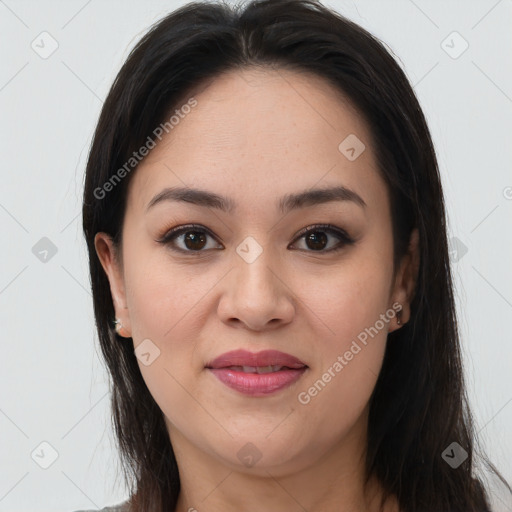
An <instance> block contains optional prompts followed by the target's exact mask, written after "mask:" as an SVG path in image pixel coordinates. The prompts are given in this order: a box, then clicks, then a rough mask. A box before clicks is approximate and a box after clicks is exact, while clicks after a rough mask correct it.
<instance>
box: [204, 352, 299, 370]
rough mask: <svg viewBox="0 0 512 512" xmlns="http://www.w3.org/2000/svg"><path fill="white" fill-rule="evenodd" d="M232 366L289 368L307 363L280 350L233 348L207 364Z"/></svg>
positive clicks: (208, 365)
mask: <svg viewBox="0 0 512 512" xmlns="http://www.w3.org/2000/svg"><path fill="white" fill-rule="evenodd" d="M230 366H255V367H257V366H286V367H288V368H304V367H306V366H307V365H306V364H304V363H303V362H302V361H301V360H299V359H297V358H296V357H294V356H292V355H290V354H285V353H284V352H279V351H278V350H263V351H261V352H256V353H254V352H248V351H247V350H232V351H231V352H225V353H224V354H221V355H220V356H219V357H216V358H215V359H214V360H213V361H211V362H210V363H208V364H207V365H206V368H228V367H230Z"/></svg>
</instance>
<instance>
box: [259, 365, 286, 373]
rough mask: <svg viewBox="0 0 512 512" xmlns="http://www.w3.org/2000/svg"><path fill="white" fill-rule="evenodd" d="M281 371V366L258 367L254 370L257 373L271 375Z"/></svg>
mask: <svg viewBox="0 0 512 512" xmlns="http://www.w3.org/2000/svg"><path fill="white" fill-rule="evenodd" d="M280 369H281V366H279V365H275V366H258V368H256V372H257V373H272V372H277V371H279V370H280Z"/></svg>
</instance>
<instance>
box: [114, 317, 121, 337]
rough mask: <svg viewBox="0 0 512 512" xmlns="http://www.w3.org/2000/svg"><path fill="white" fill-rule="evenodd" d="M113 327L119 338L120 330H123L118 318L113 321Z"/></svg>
mask: <svg viewBox="0 0 512 512" xmlns="http://www.w3.org/2000/svg"><path fill="white" fill-rule="evenodd" d="M114 326H115V329H116V332H117V334H119V336H121V329H122V328H123V325H122V324H121V320H119V318H116V319H115V320H114Z"/></svg>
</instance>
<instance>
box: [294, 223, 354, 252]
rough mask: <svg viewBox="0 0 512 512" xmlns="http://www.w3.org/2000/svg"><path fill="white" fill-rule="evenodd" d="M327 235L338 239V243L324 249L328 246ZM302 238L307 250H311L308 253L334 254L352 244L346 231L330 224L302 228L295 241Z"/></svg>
mask: <svg viewBox="0 0 512 512" xmlns="http://www.w3.org/2000/svg"><path fill="white" fill-rule="evenodd" d="M327 233H329V235H331V236H332V235H334V236H335V237H336V238H338V240H339V242H338V244H336V245H335V246H334V247H332V246H331V247H328V248H326V246H328V245H329V243H328V242H329V240H328V238H329V235H328V234H327ZM302 238H304V243H305V244H306V246H308V244H309V248H312V249H313V251H308V252H324V253H325V252H334V251H339V250H341V249H343V247H344V246H346V245H351V244H353V243H354V240H353V239H352V238H350V236H349V235H348V234H347V233H346V231H344V230H343V229H340V228H338V227H336V226H332V225H331V224H318V225H315V226H309V227H307V228H304V229H303V230H301V232H300V233H299V235H298V237H297V238H296V240H300V239H302Z"/></svg>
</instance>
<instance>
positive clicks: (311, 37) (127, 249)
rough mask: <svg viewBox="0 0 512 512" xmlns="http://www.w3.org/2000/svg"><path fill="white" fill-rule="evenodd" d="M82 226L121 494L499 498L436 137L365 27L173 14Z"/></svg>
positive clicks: (404, 500)
mask: <svg viewBox="0 0 512 512" xmlns="http://www.w3.org/2000/svg"><path fill="white" fill-rule="evenodd" d="M83 227H84V233H85V238H86V241H87V246H88V251H89V258H90V272H91V279H92V289H93V296H94V310H95V315H96V322H97V327H98V333H99V339H100V344H101V349H102V353H103V356H104V357H105V362H106V364H107V367H108V370H109V372H110V374H111V377H112V383H113V391H112V407H113V419H114V427H115V433H116V436H117V441H118V444H119V449H120V453H121V455H122V457H123V463H124V469H125V478H126V482H127V484H128V485H129V487H130V491H131V497H130V499H129V500H127V501H126V502H124V503H123V504H120V507H119V510H122V511H125V510H131V511H152V512H157V511H158V512H160V511H164V510H165V511H170V510H172V511H175V512H184V511H189V512H190V511H194V510H197V511H199V512H201V511H220V510H222V511H231V510H240V509H242V510H248V509H250V510H255V511H256V510H257V511H260V510H261V511H268V510H273V511H295V510H297V511H298V510H308V511H337V512H340V511H341V512H348V511H354V510H357V511H371V512H374V511H375V512H376V511H384V512H398V511H400V512H420V511H422V512H433V511H436V512H437V511H450V512H456V511H460V512H462V511H464V512H469V511H474V512H476V511H478V512H482V511H490V510H491V508H490V500H489V496H488V492H487V491H486V490H485V487H484V486H483V484H482V482H481V481H480V479H479V478H477V477H475V476H474V474H473V471H474V468H475V463H476V462H477V461H476V455H477V452H476V439H475V434H474V430H473V425H472V418H471V413H470V410H469V408H468V405H467V400H466V394H465V387H464V381H463V369H462V367H461V357H460V352H459V350H460V349H459V338H458V332H457V324H456V317H455V308H454V298H453V285H452V277H451V273H450V266H449V258H448V248H447V236H446V226H445V207H444V202H443V191H442V188H441V182H440V177H439V173H438V167H437V162H436V157H435V153H434V149H433V146H432V141H431V138H430V135H429V131H428V128H427V125H426V121H425V118H424V116H423V113H422V111H421V109H420V106H419V104H418V102H417V99H416V97H415V95H414V93H413V91H412V88H411V86H410V85H409V83H408V81H407V79H406V77H405V75H404V73H403V72H402V70H401V69H400V67H399V66H398V65H397V63H396V62H395V60H394V59H393V58H392V56H391V55H390V54H389V53H388V51H387V50H386V49H385V48H384V47H383V45H382V44H381V43H380V42H379V41H378V40H377V39H376V38H374V37H373V36H371V35H370V34H369V33H368V32H366V31H365V30H363V29H362V28H360V27H359V26H357V25H355V24H354V23H352V22H350V21H348V20H346V19H345V18H343V17H342V16H340V15H339V14H337V13H335V12H333V11H331V10H329V9H327V8H326V7H324V6H322V5H321V4H320V3H318V2H315V1H308V0H277V1H276V0H260V1H254V2H251V3H248V4H247V5H245V6H244V7H243V8H235V7H233V8H230V7H229V6H226V5H224V4H220V3H210V2H205V3H192V4H189V5H187V6H184V7H182V8H181V9H179V10H177V11H175V12H174V13H172V14H170V15H169V16H167V17H166V18H164V19H163V20H161V21H160V22H159V23H157V24H156V25H155V26H154V27H153V28H152V29H151V30H150V32H149V33H148V34H147V35H145V36H144V37H143V39H142V40H141V41H140V42H139V43H138V45H137V46H136V48H135V49H134V50H133V51H132V52H131V54H130V56H129V57H128V59H127V61H126V63H125V64H124V66H123V68H122V69H121V71H120V72H119V74H118V76H117V78H116V80H115V83H114V85H113V86H112V89H111V91H110V93H109V95H108V97H107V99H106V101H105V104H104V107H103V110H102V113H101V116H100V119H99V122H98V126H97V129H96V133H95V136H94V140H93V143H92V147H91V151H90V155H89V160H88V164H87V170H86V182H85V191H84V203H83ZM484 460H485V459H484ZM488 465H489V467H490V468H491V469H492V470H493V471H495V470H494V467H493V466H492V465H491V464H490V463H488ZM496 474H497V475H498V476H499V474H498V473H497V472H496ZM500 478H501V477H500ZM503 481H504V480H503ZM504 483H505V484H506V482H504ZM507 487H508V486H507ZM508 489H509V490H510V491H511V495H512V490H511V489H510V487H508ZM105 510H117V509H109V508H107V509H105Z"/></svg>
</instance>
